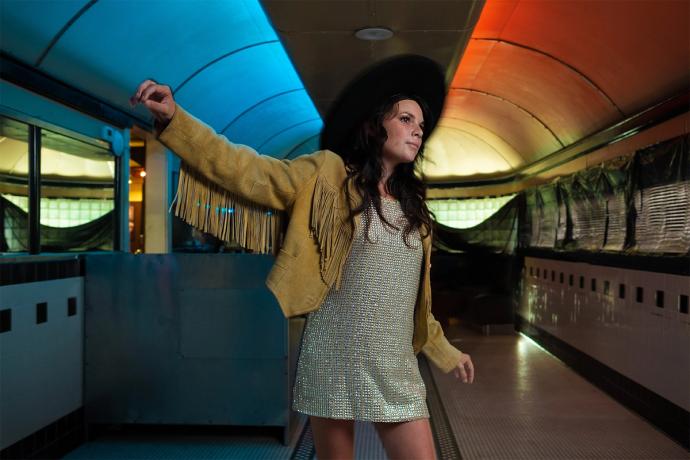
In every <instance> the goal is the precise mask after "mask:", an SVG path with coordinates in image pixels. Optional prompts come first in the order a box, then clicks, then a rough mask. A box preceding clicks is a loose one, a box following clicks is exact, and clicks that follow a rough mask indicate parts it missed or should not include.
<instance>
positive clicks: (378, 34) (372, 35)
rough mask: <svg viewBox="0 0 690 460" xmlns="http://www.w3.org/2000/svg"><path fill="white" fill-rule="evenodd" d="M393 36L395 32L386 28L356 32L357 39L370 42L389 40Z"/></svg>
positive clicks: (373, 28) (365, 29) (369, 28)
mask: <svg viewBox="0 0 690 460" xmlns="http://www.w3.org/2000/svg"><path fill="white" fill-rule="evenodd" d="M392 36H393V31H392V30H390V29H386V28H385V27H365V28H364V29H359V30H358V31H357V32H355V37H357V38H359V39H360V40H368V41H378V40H388V39H389V38H391V37H392Z"/></svg>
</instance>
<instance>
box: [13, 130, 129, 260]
mask: <svg viewBox="0 0 690 460" xmlns="http://www.w3.org/2000/svg"><path fill="white" fill-rule="evenodd" d="M39 135H40V137H39ZM30 137H34V138H37V139H38V140H37V142H36V148H37V149H36V150H34V151H39V150H38V147H39V146H40V151H39V152H40V155H39V156H38V160H39V162H40V181H39V182H40V183H39V184H33V182H32V183H30V182H29V179H30V178H31V177H32V171H33V170H34V164H33V163H32V158H33V152H32V151H31V150H33V144H30V141H29V139H30ZM79 137H80V136H79V135H74V136H73V137H70V136H67V135H65V134H61V133H57V132H54V131H51V130H48V129H45V128H40V127H37V126H32V125H29V124H25V123H22V122H20V121H16V120H13V119H11V118H7V117H0V228H2V234H0V253H15V252H31V253H36V252H39V251H42V252H64V251H93V250H113V248H114V241H115V238H114V236H115V234H116V225H117V222H118V219H117V217H116V216H115V212H114V210H115V190H116V188H115V179H116V178H115V163H116V158H115V157H114V156H113V155H112V154H111V152H110V149H109V145H108V143H107V142H104V141H101V140H98V139H88V138H84V140H80V139H78V138H79ZM35 197H36V198H35ZM34 199H36V203H37V208H36V209H32V208H31V205H32V201H33V200H34ZM32 213H36V215H35V216H33V217H32ZM31 222H34V224H31ZM30 225H31V228H30Z"/></svg>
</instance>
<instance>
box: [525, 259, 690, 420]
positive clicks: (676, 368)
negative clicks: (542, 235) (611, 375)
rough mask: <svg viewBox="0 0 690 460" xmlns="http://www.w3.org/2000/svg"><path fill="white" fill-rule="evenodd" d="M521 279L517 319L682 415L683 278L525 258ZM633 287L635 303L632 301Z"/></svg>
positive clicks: (688, 332) (689, 368)
mask: <svg viewBox="0 0 690 460" xmlns="http://www.w3.org/2000/svg"><path fill="white" fill-rule="evenodd" d="M530 268H531V270H532V275H530ZM537 270H539V276H537ZM544 270H546V273H547V276H546V278H545V277H544ZM552 270H554V271H555V277H554V280H553V281H552V278H551V271H552ZM560 272H563V283H562V284H561V283H560ZM523 273H524V279H523V289H524V291H523V293H522V302H521V304H520V306H519V309H518V312H519V313H520V315H521V316H522V317H523V318H525V319H527V320H528V321H529V322H531V323H532V324H534V325H535V326H538V327H540V328H541V329H544V330H545V331H547V332H549V333H550V334H553V335H554V336H556V337H558V338H559V339H561V340H563V341H564V342H566V343H568V344H570V345H572V346H574V347H576V348H577V349H578V350H580V351H582V352H584V353H586V354H587V355H589V356H591V357H593V358H595V359H597V360H598V361H600V362H602V363H603V364H605V365H607V366H609V367H610V368H612V369H614V370H616V371H618V372H620V373H621V374H623V375H625V376H627V377H628V378H630V379H632V380H634V381H635V382H637V383H639V384H640V385H643V386H644V387H646V388H648V389H650V390H652V391H654V392H655V393H657V394H659V395H661V396H663V397H664V398H666V399H668V400H669V401H671V402H673V403H675V404H677V405H679V406H681V407H683V408H685V409H686V410H690V315H689V314H685V313H681V312H680V311H679V309H678V305H679V304H678V298H679V295H680V294H684V295H690V277H688V276H679V275H669V274H665V273H654V272H647V271H640V270H627V269H621V268H617V267H607V266H598V265H592V264H587V263H576V262H567V261H558V260H553V259H539V258H533V257H526V258H525V270H524V271H523ZM571 274H572V275H573V286H569V284H568V280H569V275H571ZM581 276H584V288H583V289H581V288H580V277H581ZM593 278H594V279H596V286H595V291H592V279H593ZM606 281H608V282H609V288H608V289H609V292H608V294H606V293H605V292H604V288H605V282H606ZM620 284H624V285H625V298H624V299H620V298H619V285H620ZM638 287H641V288H642V289H643V301H642V302H637V300H636V294H637V292H636V290H637V288H638ZM656 291H663V293H664V294H663V296H664V308H659V307H657V306H656V302H655V296H656Z"/></svg>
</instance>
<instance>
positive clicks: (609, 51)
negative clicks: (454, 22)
mask: <svg viewBox="0 0 690 460" xmlns="http://www.w3.org/2000/svg"><path fill="white" fill-rule="evenodd" d="M584 5H585V4H583V3H582V2H577V1H558V2H544V1H534V0H529V1H528V0H522V1H513V2H492V1H487V4H486V6H485V11H484V12H483V16H484V14H486V16H491V17H492V19H491V20H487V21H483V20H480V22H479V24H478V25H477V28H476V29H475V31H474V35H473V36H474V37H475V38H487V37H488V38H499V37H500V38H502V39H504V40H508V41H512V42H517V43H520V44H523V45H525V46H528V47H532V48H537V49H540V50H543V51H544V52H546V53H548V54H550V55H552V56H555V57H557V58H558V59H561V60H563V61H566V62H569V63H570V64H572V65H573V66H574V67H576V68H577V69H578V70H579V71H581V72H582V73H583V74H585V75H587V76H588V77H589V78H590V79H591V80H592V81H594V82H595V83H596V84H597V86H599V87H600V88H601V89H602V90H603V91H604V92H605V93H606V94H608V95H609V96H610V97H611V99H613V101H614V102H615V104H616V105H617V106H618V107H620V108H621V110H622V111H623V112H624V113H625V115H631V114H633V113H634V112H637V111H639V110H642V109H644V108H647V107H649V106H650V105H652V104H654V103H657V102H659V101H660V100H662V99H664V98H666V97H669V96H672V95H674V94H676V93H678V92H680V91H683V90H685V89H687V87H688V81H690V65H689V64H688V63H690V46H688V43H690V10H689V6H688V2H687V1H685V0H682V1H676V0H657V1H654V2H649V1H637V2H634V1H628V2H616V1H598V2H587V3H586V7H584ZM482 19H483V17H482Z"/></svg>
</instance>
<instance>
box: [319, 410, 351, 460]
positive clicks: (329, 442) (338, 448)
mask: <svg viewBox="0 0 690 460" xmlns="http://www.w3.org/2000/svg"><path fill="white" fill-rule="evenodd" d="M309 423H310V425H311V432H312V435H313V436H314V446H315V447H316V456H317V457H318V458H319V460H330V459H339V460H340V459H352V458H354V449H355V422H354V421H353V420H337V419H332V418H323V417H315V416H313V415H311V416H309Z"/></svg>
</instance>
